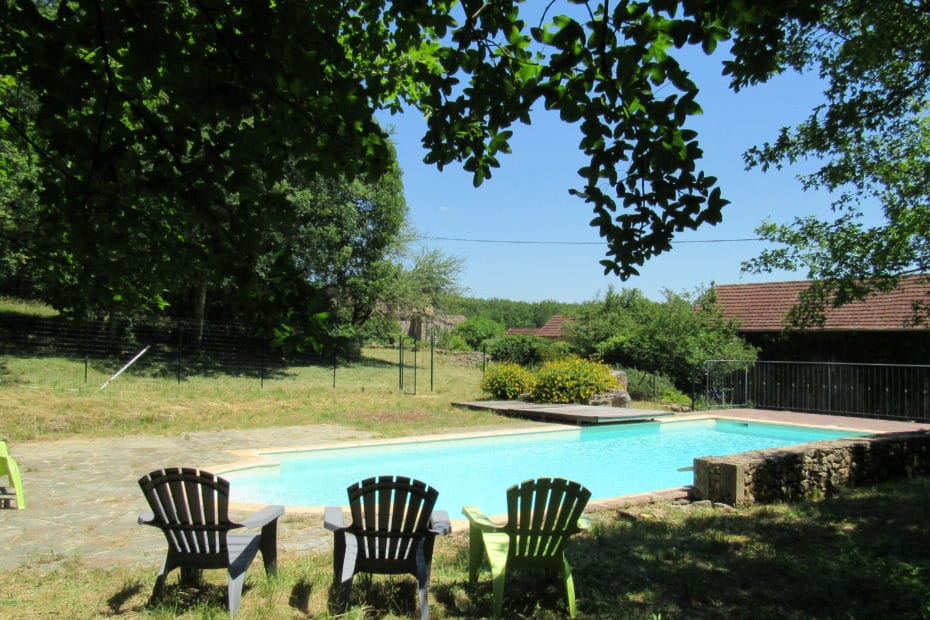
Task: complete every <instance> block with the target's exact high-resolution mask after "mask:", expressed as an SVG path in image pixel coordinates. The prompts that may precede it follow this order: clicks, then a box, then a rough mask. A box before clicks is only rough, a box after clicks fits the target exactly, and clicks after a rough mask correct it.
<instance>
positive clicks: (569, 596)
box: [562, 556, 575, 618]
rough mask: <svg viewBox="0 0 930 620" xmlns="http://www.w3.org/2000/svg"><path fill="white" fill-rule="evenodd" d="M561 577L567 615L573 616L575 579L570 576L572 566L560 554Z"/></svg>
mask: <svg viewBox="0 0 930 620" xmlns="http://www.w3.org/2000/svg"><path fill="white" fill-rule="evenodd" d="M562 579H563V580H564V581H565V603H566V604H567V605H568V616H569V617H570V618H574V617H575V580H574V578H573V577H572V567H571V566H569V564H568V560H567V559H565V556H562Z"/></svg>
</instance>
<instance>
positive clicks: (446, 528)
mask: <svg viewBox="0 0 930 620" xmlns="http://www.w3.org/2000/svg"><path fill="white" fill-rule="evenodd" d="M429 525H430V528H429V529H430V531H431V532H434V533H436V534H438V535H440V536H445V535H446V534H450V533H452V520H451V519H449V513H448V512H446V511H445V510H434V511H433V516H432V517H431V518H430V520H429Z"/></svg>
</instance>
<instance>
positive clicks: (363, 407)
mask: <svg viewBox="0 0 930 620" xmlns="http://www.w3.org/2000/svg"><path fill="white" fill-rule="evenodd" d="M457 359H458V358H455V357H451V356H444V355H437V358H436V360H435V362H434V364H433V373H432V375H433V376H432V385H431V381H430V379H431V377H430V363H429V360H428V359H426V358H424V357H423V356H421V358H420V359H419V360H418V362H419V364H418V368H417V378H416V386H415V387H416V395H411V394H409V393H410V392H413V388H414V385H413V374H412V369H408V371H407V373H406V374H405V379H404V390H401V389H400V388H399V372H398V367H397V352H396V351H394V350H390V349H366V350H365V351H364V354H363V357H362V359H361V360H359V361H357V362H352V363H347V362H342V363H340V364H339V366H338V367H337V369H336V377H335V379H336V385H335V387H334V386H333V368H332V367H331V366H305V367H294V368H289V369H287V370H285V371H282V372H279V373H277V374H275V375H272V376H271V377H270V378H266V379H265V380H264V381H261V380H260V379H259V377H257V376H230V375H222V374H219V375H213V376H210V377H196V376H195V377H190V378H185V379H184V380H182V381H181V382H180V383H179V382H178V381H177V380H176V379H174V378H173V377H172V376H171V375H170V373H166V374H167V376H165V375H161V374H157V373H153V372H147V373H141V372H137V373H133V372H127V373H125V374H123V375H121V376H119V377H118V378H117V379H115V380H114V381H113V382H112V383H111V384H110V385H108V386H107V387H106V388H105V389H100V386H101V385H102V384H103V383H104V382H105V381H106V380H107V379H108V378H109V377H110V376H111V375H112V374H113V372H115V371H116V370H117V368H110V367H102V366H98V365H94V364H91V365H90V367H89V368H88V369H87V381H86V382H85V380H84V375H85V366H84V363H83V361H81V360H73V359H63V358H19V357H5V358H3V359H0V373H2V374H0V428H2V429H3V431H2V433H3V434H4V435H5V436H6V437H8V438H9V439H12V440H20V441H22V440H28V439H55V438H62V437H67V436H87V437H103V436H119V435H125V434H146V433H166V432H185V431H198V430H221V429H227V428H240V429H245V428H261V427H270V426H290V425H303V424H343V425H347V426H351V427H353V428H358V429H361V430H365V431H370V432H374V433H377V434H380V435H383V436H397V435H408V434H413V433H418V432H425V431H431V430H435V429H437V428H443V427H447V426H455V427H464V426H471V425H475V424H482V425H485V424H506V423H507V420H506V419H503V418H500V417H499V416H494V415H490V414H488V413H486V412H473V411H469V410H466V409H462V408H458V407H453V406H452V403H453V402H456V401H460V400H474V399H477V398H481V397H482V394H481V390H480V389H479V383H480V381H481V369H480V368H478V367H475V366H469V365H465V364H463V363H458V362H457V361H456V360H457ZM407 362H408V364H409V359H408V360H407ZM431 387H432V389H431Z"/></svg>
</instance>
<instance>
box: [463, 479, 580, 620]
mask: <svg viewBox="0 0 930 620" xmlns="http://www.w3.org/2000/svg"><path fill="white" fill-rule="evenodd" d="M590 497H591V491H589V490H588V489H586V488H584V487H583V486H581V485H580V484H578V483H577V482H572V481H570V480H565V479H563V478H538V479H536V480H527V481H525V482H521V483H520V484H518V485H516V486H512V487H510V488H509V489H507V524H506V525H497V524H495V523H493V522H492V521H491V520H490V519H488V518H487V517H486V516H485V515H484V514H482V512H481V511H480V510H479V509H478V508H477V507H475V506H465V507H464V508H462V513H463V514H464V515H465V516H466V517H468V522H469V532H468V538H469V550H468V551H469V553H468V577H469V579H470V580H471V582H472V583H475V582H476V581H477V580H478V569H479V568H480V567H481V560H482V558H483V557H485V556H486V557H487V558H488V564H489V565H490V567H491V583H492V592H493V614H494V617H495V618H499V617H500V615H501V610H502V608H503V604H504V581H505V578H506V576H507V569H508V568H539V569H543V570H545V571H547V572H549V573H555V572H558V574H560V575H561V576H562V580H563V581H564V582H565V600H566V603H567V604H568V613H569V615H570V616H571V617H573V618H574V617H575V583H574V580H573V579H572V569H571V567H570V566H569V564H568V561H567V560H566V559H565V543H566V541H567V540H568V538H569V537H570V536H572V535H573V534H576V533H578V532H579V531H581V530H582V529H587V528H588V527H590V525H591V522H590V521H589V520H588V518H587V517H585V516H584V515H583V514H582V511H584V507H585V505H586V504H587V503H588V499H590Z"/></svg>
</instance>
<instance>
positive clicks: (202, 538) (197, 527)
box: [139, 467, 240, 554]
mask: <svg viewBox="0 0 930 620" xmlns="http://www.w3.org/2000/svg"><path fill="white" fill-rule="evenodd" d="M139 486H140V487H142V492H143V493H144V494H145V498H146V500H148V503H149V506H150V507H151V509H152V512H153V513H155V518H156V519H157V520H158V523H157V525H158V527H159V528H161V530H162V531H163V532H164V533H165V537H166V538H167V539H168V544H169V545H170V546H171V547H172V549H174V551H175V552H177V553H190V554H224V553H226V552H227V547H226V533H227V532H228V531H229V530H230V529H233V528H236V527H240V526H239V524H237V523H233V522H231V521H230V520H229V517H228V514H229V482H228V481H226V480H224V479H223V478H220V477H219V476H216V475H215V474H211V473H209V472H206V471H201V470H199V469H191V468H187V467H177V468H169V469H160V470H158V471H153V472H152V473H150V474H148V475H146V476H143V477H142V478H141V479H140V480H139Z"/></svg>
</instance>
